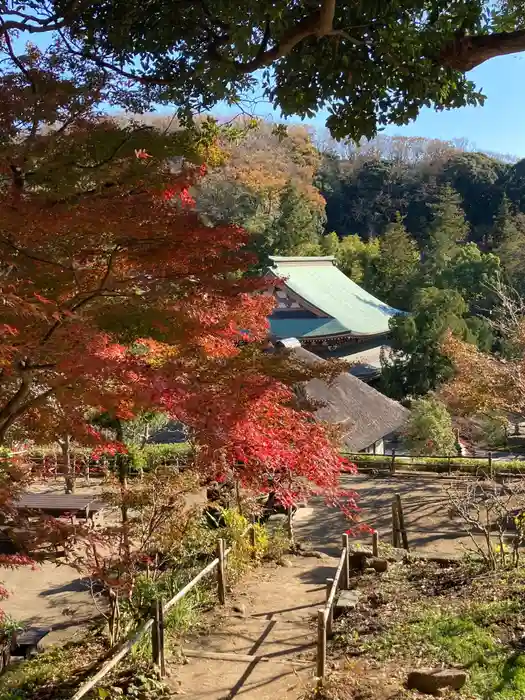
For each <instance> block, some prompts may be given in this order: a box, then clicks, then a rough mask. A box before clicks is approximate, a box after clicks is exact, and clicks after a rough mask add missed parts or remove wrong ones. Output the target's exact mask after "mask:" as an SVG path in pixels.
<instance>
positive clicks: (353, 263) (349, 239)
mask: <svg viewBox="0 0 525 700" xmlns="http://www.w3.org/2000/svg"><path fill="white" fill-rule="evenodd" d="M378 255H379V241H378V239H377V238H373V239H371V240H370V241H363V240H361V238H360V237H359V236H357V235H353V236H345V237H344V238H343V240H342V241H341V242H340V244H339V252H338V255H337V263H338V265H339V268H340V269H341V270H342V271H343V272H344V273H345V275H347V277H350V279H351V280H352V281H353V282H355V283H356V284H364V285H365V286H366V287H368V286H370V284H369V282H370V279H371V278H372V277H373V272H372V269H373V264H374V261H375V260H376V259H377V256H378Z"/></svg>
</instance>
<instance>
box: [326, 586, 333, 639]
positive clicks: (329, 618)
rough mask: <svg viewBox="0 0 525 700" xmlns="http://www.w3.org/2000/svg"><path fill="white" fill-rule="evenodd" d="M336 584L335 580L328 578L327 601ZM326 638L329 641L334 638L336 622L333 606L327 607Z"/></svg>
mask: <svg viewBox="0 0 525 700" xmlns="http://www.w3.org/2000/svg"><path fill="white" fill-rule="evenodd" d="M333 584H334V579H333V578H327V579H326V600H327V601H328V599H329V598H330V593H331V591H332V586H333ZM325 610H326V637H327V639H331V638H332V623H333V621H334V608H333V606H332V605H330V607H326V608H325Z"/></svg>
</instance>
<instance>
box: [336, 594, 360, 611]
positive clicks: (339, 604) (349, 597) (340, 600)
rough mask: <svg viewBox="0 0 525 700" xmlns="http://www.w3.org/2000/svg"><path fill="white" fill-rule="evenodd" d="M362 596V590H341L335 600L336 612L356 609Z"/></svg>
mask: <svg viewBox="0 0 525 700" xmlns="http://www.w3.org/2000/svg"><path fill="white" fill-rule="evenodd" d="M360 598H361V593H360V591H357V590H351V591H341V592H340V593H339V595H338V596H337V598H336V601H335V610H336V612H348V611H349V610H355V609H356V607H357V605H358V603H359V599H360Z"/></svg>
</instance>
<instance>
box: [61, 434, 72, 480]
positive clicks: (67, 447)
mask: <svg viewBox="0 0 525 700" xmlns="http://www.w3.org/2000/svg"><path fill="white" fill-rule="evenodd" d="M59 444H60V448H61V450H62V472H63V474H64V491H65V492H66V493H75V470H74V466H72V464H71V438H70V436H69V435H65V436H64V439H63V440H61V441H60V443H59Z"/></svg>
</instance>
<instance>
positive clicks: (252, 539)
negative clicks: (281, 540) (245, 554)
mask: <svg viewBox="0 0 525 700" xmlns="http://www.w3.org/2000/svg"><path fill="white" fill-rule="evenodd" d="M250 557H251V559H253V560H255V559H257V547H256V543H255V528H254V526H253V525H252V526H251V527H250Z"/></svg>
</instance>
